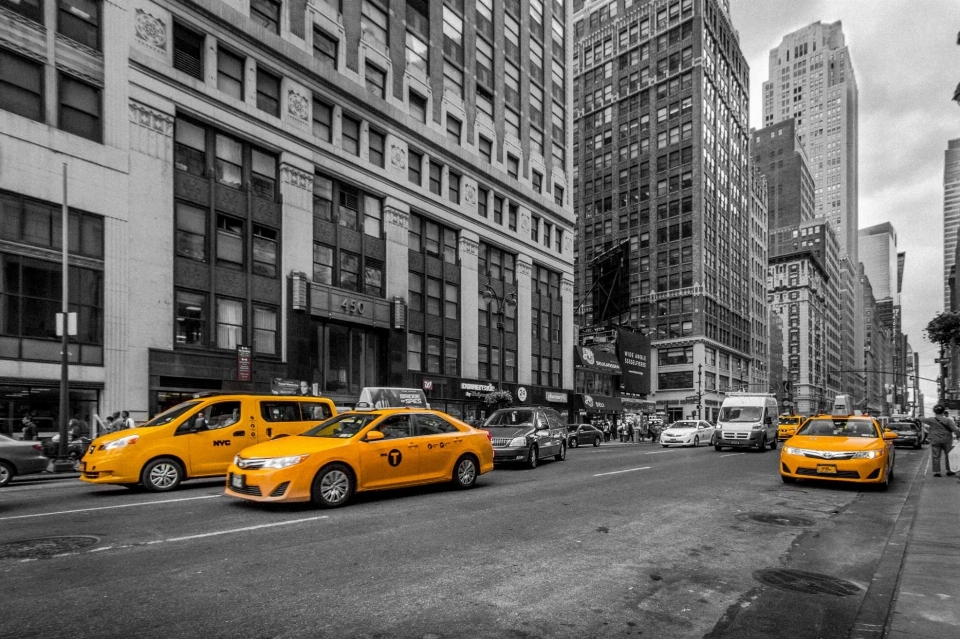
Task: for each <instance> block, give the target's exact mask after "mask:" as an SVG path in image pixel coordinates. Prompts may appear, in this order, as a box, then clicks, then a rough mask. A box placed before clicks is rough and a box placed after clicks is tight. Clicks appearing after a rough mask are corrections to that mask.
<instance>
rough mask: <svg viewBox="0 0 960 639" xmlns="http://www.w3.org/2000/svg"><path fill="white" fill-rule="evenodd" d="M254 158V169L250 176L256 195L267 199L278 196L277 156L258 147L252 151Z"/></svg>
mask: <svg viewBox="0 0 960 639" xmlns="http://www.w3.org/2000/svg"><path fill="white" fill-rule="evenodd" d="M250 155H251V158H252V160H253V162H252V164H253V170H252V171H251V176H250V185H251V186H252V187H253V193H254V195H257V196H259V197H262V198H266V199H270V200H272V199H275V198H276V197H277V158H276V156H274V155H273V154H271V153H264V152H263V151H260V150H258V149H252V150H251V151H250Z"/></svg>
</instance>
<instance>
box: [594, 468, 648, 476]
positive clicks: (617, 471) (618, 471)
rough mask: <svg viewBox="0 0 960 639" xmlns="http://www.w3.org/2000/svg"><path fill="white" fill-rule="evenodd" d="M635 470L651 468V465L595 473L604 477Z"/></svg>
mask: <svg viewBox="0 0 960 639" xmlns="http://www.w3.org/2000/svg"><path fill="white" fill-rule="evenodd" d="M635 470H650V466H644V467H643V468H628V469H626V470H615V471H613V472H609V473H599V474H597V475H594V477H603V476H605V475H619V474H620V473H632V472H633V471H635Z"/></svg>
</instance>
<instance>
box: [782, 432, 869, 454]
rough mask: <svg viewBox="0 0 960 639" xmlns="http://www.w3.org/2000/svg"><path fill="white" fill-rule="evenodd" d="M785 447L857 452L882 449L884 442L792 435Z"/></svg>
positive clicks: (865, 438) (856, 438)
mask: <svg viewBox="0 0 960 639" xmlns="http://www.w3.org/2000/svg"><path fill="white" fill-rule="evenodd" d="M785 445H786V446H793V447H795V448H806V449H810V450H829V451H859V450H872V449H874V448H883V446H884V440H882V439H878V438H876V437H833V436H830V435H794V436H793V437H791V438H790V439H789V440H787V442H786V444H785Z"/></svg>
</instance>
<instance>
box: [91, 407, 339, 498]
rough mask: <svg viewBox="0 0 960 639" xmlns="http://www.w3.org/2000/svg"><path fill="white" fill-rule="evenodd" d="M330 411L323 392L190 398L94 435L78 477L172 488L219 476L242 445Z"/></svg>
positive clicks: (300, 427)
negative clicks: (134, 424) (132, 424)
mask: <svg viewBox="0 0 960 639" xmlns="http://www.w3.org/2000/svg"><path fill="white" fill-rule="evenodd" d="M336 413H337V411H336V407H335V406H334V404H333V402H332V401H331V400H330V399H328V398H326V397H283V396H277V395H262V396H260V395H213V396H209V397H203V398H198V399H194V400H190V401H187V402H184V403H182V404H178V405H176V406H174V407H173V408H171V409H169V410H167V411H164V412H163V413H160V414H159V415H157V416H156V417H154V418H153V419H151V420H150V421H148V422H147V423H145V424H143V425H141V426H138V427H137V428H133V429H125V430H120V431H117V432H113V433H107V434H106V435H103V436H101V437H98V438H96V439H95V440H93V442H92V443H91V444H90V448H89V450H88V451H87V454H86V455H85V456H84V458H83V461H82V462H81V474H80V479H81V480H82V481H85V482H88V483H91V484H119V485H124V486H136V485H138V484H142V485H143V487H144V488H146V489H147V490H152V491H158V492H162V491H167V490H173V489H174V488H176V487H177V486H178V485H179V484H180V482H181V481H183V480H184V479H192V478H196V477H212V476H217V475H224V474H225V473H226V472H227V467H228V466H229V465H230V462H231V461H232V460H233V458H234V456H235V455H236V454H237V453H238V452H240V451H241V450H243V449H245V448H247V447H248V446H252V445H253V444H256V443H257V442H262V441H266V440H268V439H272V438H274V437H279V436H284V435H295V434H297V433H301V432H303V431H305V430H307V429H308V428H310V427H312V426H316V425H317V424H318V423H320V422H321V421H323V420H325V419H327V418H328V417H330V416H331V415H336Z"/></svg>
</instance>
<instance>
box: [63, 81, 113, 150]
mask: <svg viewBox="0 0 960 639" xmlns="http://www.w3.org/2000/svg"><path fill="white" fill-rule="evenodd" d="M100 109H101V105H100V89H99V88H97V87H94V86H92V85H89V84H87V83H86V82H80V81H79V80H75V79H73V78H71V77H70V76H68V75H65V74H63V73H61V74H60V115H59V128H60V130H62V131H66V132H67V133H73V134H74V135H79V136H80V137H83V138H87V139H88V140H93V141H94V142H100V140H101V138H102V136H103V132H102V131H101V124H100Z"/></svg>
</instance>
